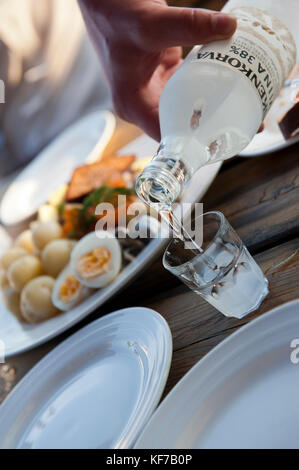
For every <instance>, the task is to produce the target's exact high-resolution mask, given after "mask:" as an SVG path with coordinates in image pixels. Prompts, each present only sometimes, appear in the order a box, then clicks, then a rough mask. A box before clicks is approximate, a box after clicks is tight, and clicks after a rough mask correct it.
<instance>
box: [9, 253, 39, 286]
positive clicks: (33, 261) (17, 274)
mask: <svg viewBox="0 0 299 470" xmlns="http://www.w3.org/2000/svg"><path fill="white" fill-rule="evenodd" d="M41 273H42V264H41V262H40V260H39V259H38V258H37V257H36V256H33V255H26V256H23V257H22V258H19V259H17V260H16V261H14V262H13V263H12V264H11V265H10V267H9V269H8V271H7V277H8V280H9V283H10V285H11V287H13V288H14V289H15V290H16V291H17V292H21V290H22V289H23V288H24V287H25V285H26V284H27V283H28V282H29V281H31V280H32V279H34V278H35V277H37V276H40V275H41Z"/></svg>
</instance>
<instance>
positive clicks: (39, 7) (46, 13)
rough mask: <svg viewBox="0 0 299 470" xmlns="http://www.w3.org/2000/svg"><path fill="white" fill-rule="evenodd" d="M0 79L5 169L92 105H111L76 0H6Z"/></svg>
mask: <svg viewBox="0 0 299 470" xmlns="http://www.w3.org/2000/svg"><path fill="white" fill-rule="evenodd" d="M0 79H2V80H4V82H5V95H6V96H5V101H6V102H5V104H0V126H1V134H2V135H1V139H0V158H1V163H0V174H1V172H2V174H3V173H4V171H7V170H8V169H10V168H14V167H16V166H18V165H20V164H22V163H25V162H26V161H28V160H29V159H30V158H32V157H34V156H35V155H36V153H37V152H38V151H39V150H40V149H41V148H43V147H44V146H45V145H46V144H47V143H48V142H49V141H50V140H51V139H52V138H53V137H54V136H55V135H56V134H57V133H59V132H60V131H61V130H62V129H64V128H65V127H66V126H67V125H69V124H70V123H72V122H73V121H75V120H76V119H77V118H79V117H81V116H82V115H83V114H85V113H86V112H87V111H89V110H90V109H91V108H94V107H96V106H100V107H102V108H110V107H111V101H110V97H109V93H108V89H107V86H106V83H105V81H104V78H103V73H102V70H101V68H100V64H99V61H98V60H97V57H96V55H95V52H94V51H93V48H92V46H91V44H90V42H89V39H88V38H87V35H86V32H85V27H84V24H83V21H82V17H81V13H80V11H79V8H78V6H77V2H76V0H0ZM62 157H63V156H62Z"/></svg>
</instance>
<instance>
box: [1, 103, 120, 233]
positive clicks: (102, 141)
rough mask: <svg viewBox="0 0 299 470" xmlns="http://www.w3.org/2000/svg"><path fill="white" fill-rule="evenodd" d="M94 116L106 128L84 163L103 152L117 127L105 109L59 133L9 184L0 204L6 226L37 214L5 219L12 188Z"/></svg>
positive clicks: (94, 111)
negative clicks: (77, 128)
mask: <svg viewBox="0 0 299 470" xmlns="http://www.w3.org/2000/svg"><path fill="white" fill-rule="evenodd" d="M93 116H98V117H100V116H102V117H103V120H104V122H105V127H104V130H103V132H102V134H101V136H100V137H99V138H98V139H97V142H96V144H95V145H94V147H93V148H92V150H91V151H90V153H89V154H88V155H86V157H85V160H84V161H85V162H88V159H89V158H92V156H93V155H94V152H95V151H98V150H99V151H101V150H103V147H104V146H105V145H106V144H107V143H108V142H109V140H110V138H111V137H112V135H113V132H114V129H115V125H116V121H115V117H114V115H113V113H112V112H111V111H109V110H105V109H94V110H93V111H90V112H88V113H86V114H85V115H83V116H82V117H80V118H79V119H77V120H76V121H74V122H73V123H72V124H70V125H69V126H67V127H66V128H65V129H64V130H62V131H61V132H59V133H58V134H57V135H56V136H55V137H54V138H53V139H52V140H51V141H50V142H49V143H48V144H47V145H45V147H43V148H42V149H41V150H40V152H38V153H37V155H36V157H35V158H34V159H33V160H31V161H30V162H29V163H28V164H27V165H26V166H25V167H24V168H23V169H22V170H21V171H20V173H19V174H18V175H17V177H16V178H14V179H13V181H12V182H11V183H10V184H9V186H8V188H7V189H6V191H5V193H4V194H3V197H2V199H1V202H0V222H1V223H2V224H3V225H4V226H6V227H14V226H16V225H18V224H21V223H24V222H25V221H26V220H27V219H29V218H30V217H32V216H33V215H34V214H35V213H36V212H37V210H36V209H34V210H33V209H31V211H30V212H29V211H28V213H27V215H26V216H25V217H22V218H21V219H20V218H18V219H17V220H14V221H13V222H12V221H7V220H5V217H3V211H4V209H3V208H4V205H5V204H6V201H5V200H6V198H7V197H8V196H9V192H10V191H11V188H12V186H13V185H14V183H16V182H17V181H18V180H20V179H21V178H22V175H24V174H26V173H27V171H29V170H30V167H31V166H34V165H36V164H37V163H38V160H41V159H42V158H44V156H45V155H47V153H48V152H51V151H52V148H55V146H57V145H58V144H59V143H60V141H61V140H63V139H66V138H67V137H68V135H69V134H71V133H72V132H74V129H76V127H78V126H79V125H80V124H81V123H82V122H84V121H87V120H88V119H90V118H91V117H93ZM46 202H47V201H45V202H44V203H46Z"/></svg>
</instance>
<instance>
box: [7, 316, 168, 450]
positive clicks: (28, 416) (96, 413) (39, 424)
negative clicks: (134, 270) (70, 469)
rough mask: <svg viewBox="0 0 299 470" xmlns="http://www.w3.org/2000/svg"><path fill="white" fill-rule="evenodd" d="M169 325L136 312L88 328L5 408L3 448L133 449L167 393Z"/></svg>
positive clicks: (33, 374)
mask: <svg viewBox="0 0 299 470" xmlns="http://www.w3.org/2000/svg"><path fill="white" fill-rule="evenodd" d="M171 355H172V339H171V333H170V330H169V327H168V325H167V323H166V321H165V320H164V319H163V318H162V317H161V316H160V315H159V314H158V313H156V312H154V311H153V310H149V309H146V308H131V309H125V310H119V311H117V312H114V313H113V314H110V315H107V316H105V317H103V318H100V319H99V320H97V321H95V322H94V323H91V324H90V325H88V326H87V327H85V328H83V329H82V330H80V331H79V332H77V333H76V334H74V335H73V336H71V337H70V338H68V339H67V340H66V341H64V342H63V343H62V344H60V345H59V346H58V347H57V348H55V349H54V350H53V351H52V352H51V353H50V354H48V355H47V356H46V357H45V358H44V359H42V360H41V361H40V362H39V363H38V364H37V365H36V366H35V367H34V368H33V369H32V370H31V371H30V372H29V373H28V374H27V375H26V376H25V378H24V379H23V380H22V381H21V382H20V383H19V384H18V385H17V387H16V388H15V389H14V390H13V392H12V393H11V394H10V395H9V397H8V398H7V399H6V401H5V402H4V403H3V405H2V406H1V407H0V423H1V426H0V448H23V449H24V448H25V449H29V448H30V449H32V448H34V449H38V448H42V449H49V448H50V449H58V448H60V449H65V448H67V449H69V448H71V449H83V448H84V449H92V448H130V447H131V446H132V445H133V444H134V442H135V440H136V438H137V436H138V435H139V433H140V431H141V430H142V429H143V427H144V425H145V423H146V421H147V420H148V418H149V417H150V415H151V414H152V412H153V411H154V409H155V407H156V406H157V404H158V401H159V399H160V397H161V394H162V392H163V389H164V386H165V382H166V379H167V376H168V372H169V367H170V362H171Z"/></svg>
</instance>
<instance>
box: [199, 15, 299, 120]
mask: <svg viewBox="0 0 299 470" xmlns="http://www.w3.org/2000/svg"><path fill="white" fill-rule="evenodd" d="M244 10H246V15H245V14H244ZM238 13H239V15H238V29H237V31H236V33H235V34H234V36H233V37H232V38H231V39H229V40H226V41H216V42H212V43H210V44H207V45H206V46H203V47H202V48H200V47H199V46H198V47H195V48H194V49H193V51H192V52H191V54H190V60H191V61H193V62H194V61H200V62H211V61H213V62H215V63H218V64H223V65H224V66H227V67H230V68H232V69H234V70H236V71H237V72H238V73H241V74H242V75H243V76H244V77H245V78H246V79H247V80H248V82H249V83H250V84H251V86H252V87H253V88H254V90H255V91H256V93H257V96H258V97H259V99H260V103H261V106H262V110H263V114H264V117H265V115H266V114H267V112H268V111H269V109H270V107H271V105H272V104H273V101H274V100H275V98H276V97H277V96H278V94H279V92H280V89H281V87H282V86H283V83H284V80H285V79H286V78H287V76H288V74H289V72H290V70H291V60H288V62H290V64H288V63H287V64H286V60H285V59H286V56H287V55H288V52H287V49H286V48H284V49H283V46H284V44H282V42H281V40H280V38H279V39H278V37H277V33H276V32H275V31H274V30H272V29H271V27H270V26H269V21H267V19H268V18H269V16H268V15H266V14H265V12H261V11H260V10H257V9H242V8H240V9H238ZM261 13H262V15H261ZM240 16H241V17H240ZM261 16H262V18H261ZM270 18H271V17H270ZM261 19H262V20H263V21H261ZM267 23H268V24H267ZM270 25H271V26H273V19H272V21H271V22H270ZM280 25H281V23H280ZM276 26H277V20H276ZM288 39H289V37H288ZM278 40H279V41H280V42H279V45H277V42H278ZM282 51H284V52H285V54H284V55H283V52H282ZM294 57H295V56H294Z"/></svg>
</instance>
